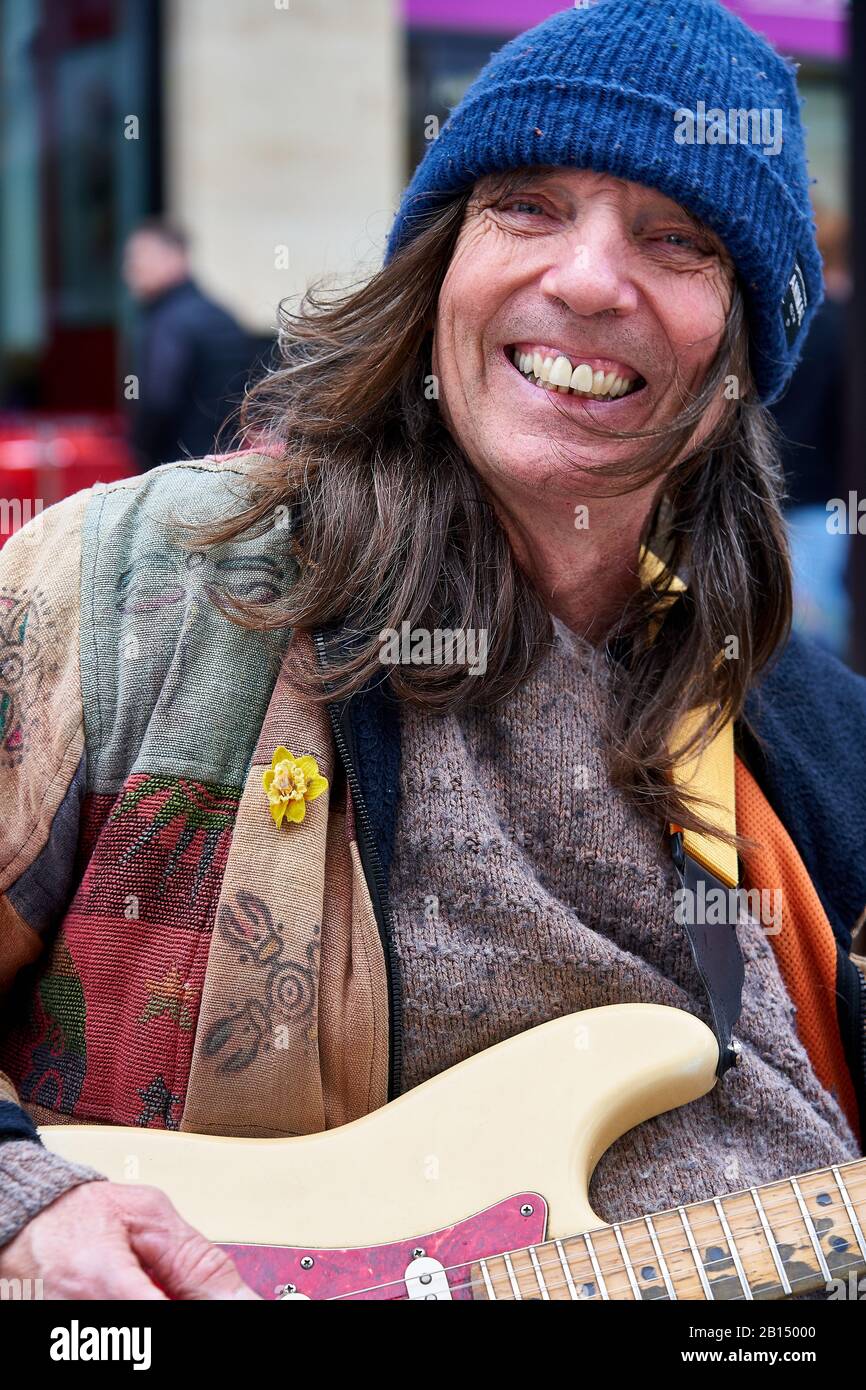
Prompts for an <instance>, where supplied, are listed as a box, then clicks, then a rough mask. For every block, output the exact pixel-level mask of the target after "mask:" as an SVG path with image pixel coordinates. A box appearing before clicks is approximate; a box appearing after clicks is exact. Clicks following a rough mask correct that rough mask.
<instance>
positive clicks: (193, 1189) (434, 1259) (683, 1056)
mask: <svg viewBox="0 0 866 1390" xmlns="http://www.w3.org/2000/svg"><path fill="white" fill-rule="evenodd" d="M717 1060H718V1047H717V1043H716V1040H715V1038H714V1037H713V1035H712V1033H711V1032H710V1030H709V1029H708V1028H707V1027H706V1026H705V1025H704V1024H703V1023H702V1022H701V1021H700V1020H699V1019H697V1018H695V1017H693V1016H692V1015H690V1014H686V1013H681V1012H679V1011H678V1010H675V1009H669V1008H664V1007H662V1006H658V1005H651V1004H622V1005H616V1006H612V1007H609V1008H602V1009H592V1010H589V1011H587V1012H585V1013H582V1014H573V1015H570V1016H567V1017H565V1018H561V1019H557V1020H555V1021H553V1022H551V1023H546V1024H543V1025H541V1026H540V1027H537V1028H533V1029H530V1030H528V1031H527V1032H525V1033H522V1034H520V1035H519V1036H518V1037H515V1038H512V1039H510V1040H509V1041H507V1042H504V1043H500V1044H499V1045H498V1046H496V1047H493V1048H491V1049H490V1050H489V1051H487V1052H484V1053H481V1054H479V1055H478V1056H476V1057H472V1058H470V1059H469V1060H467V1061H465V1062H463V1063H461V1064H460V1065H459V1066H457V1067H454V1068H452V1069H451V1070H450V1071H447V1072H443V1073H441V1074H440V1075H438V1076H436V1077H434V1078H433V1079H432V1080H430V1081H428V1082H426V1083H425V1084H424V1085H422V1086H419V1087H417V1088H416V1089H415V1090H412V1091H410V1092H408V1093H407V1094H406V1095H404V1096H401V1097H400V1098H399V1099H397V1100H395V1101H392V1102H391V1103H390V1104H389V1105H387V1106H385V1107H383V1108H382V1109H381V1110H378V1111H376V1112H374V1113H373V1114H371V1115H368V1116H365V1117H364V1118H363V1119H360V1120H357V1121H355V1122H354V1123H352V1124H349V1125H346V1126H344V1127H342V1128H340V1129H335V1130H329V1131H326V1132H325V1133H323V1134H316V1135H309V1136H303V1137H300V1138H294V1139H229V1138H215V1137H210V1136H206V1135H196V1134H181V1133H172V1132H166V1131H164V1130H149V1129H134V1128H129V1127H113V1126H91V1125H87V1126H75V1125H60V1126H50V1127H45V1128H43V1129H42V1131H41V1135H42V1139H43V1141H44V1142H45V1144H46V1145H47V1146H48V1148H50V1149H53V1150H54V1151H55V1152H57V1153H60V1154H63V1155H65V1156H66V1157H67V1158H70V1159H73V1160H76V1161H79V1162H84V1163H89V1164H91V1165H92V1166H93V1167H95V1168H97V1169H98V1170H99V1171H101V1172H103V1173H105V1174H106V1176H107V1177H109V1178H110V1179H111V1180H112V1181H115V1182H124V1181H135V1182H137V1183H147V1184H152V1185H154V1186H156V1187H159V1188H162V1189H163V1190H164V1191H165V1192H166V1193H167V1194H168V1195H169V1196H170V1198H171V1199H172V1201H173V1202H174V1204H175V1206H176V1207H177V1208H178V1210H179V1211H180V1213H181V1214H182V1215H183V1216H184V1217H185V1218H186V1220H187V1221H189V1222H190V1223H191V1224H192V1225H194V1226H195V1227H197V1228H198V1229H199V1230H201V1231H202V1232H203V1233H204V1234H205V1235H206V1236H208V1237H209V1238H210V1239H211V1240H213V1241H215V1242H218V1243H219V1244H221V1245H225V1246H227V1247H228V1248H230V1250H231V1253H232V1255H233V1257H234V1258H235V1260H236V1262H237V1263H238V1266H239V1268H240V1269H241V1272H242V1274H243V1276H244V1277H245V1278H246V1279H247V1280H248V1282H250V1283H251V1284H253V1286H254V1287H256V1288H257V1289H258V1291H259V1292H261V1293H263V1294H264V1295H265V1296H267V1297H274V1296H275V1294H276V1293H277V1292H278V1291H279V1290H283V1289H285V1287H286V1286H288V1287H289V1290H290V1293H294V1295H295V1296H296V1297H297V1296H300V1297H310V1298H352V1297H355V1298H357V1297H360V1298H404V1299H405V1298H425V1299H430V1300H432V1299H449V1298H459V1297H476V1298H477V1297H480V1298H485V1297H487V1298H490V1297H497V1298H517V1297H523V1298H545V1297H550V1298H568V1299H575V1298H593V1297H599V1298H604V1297H622V1298H643V1297H659V1296H661V1297H698V1298H700V1297H708V1296H709V1297H714V1296H717V1294H716V1293H714V1285H713V1282H712V1277H713V1275H714V1274H715V1273H718V1274H719V1275H720V1280H719V1283H718V1296H725V1297H728V1296H730V1297H736V1296H737V1293H736V1291H735V1289H734V1288H733V1287H732V1286H731V1275H730V1266H731V1260H730V1257H729V1258H727V1259H726V1260H725V1261H724V1265H725V1268H724V1270H723V1271H722V1270H719V1271H712V1270H709V1271H708V1270H707V1264H708V1263H711V1261H710V1262H708V1261H706V1260H705V1259H704V1258H703V1256H702V1254H701V1248H702V1246H709V1247H710V1248H713V1249H715V1248H716V1247H717V1246H718V1245H719V1244H720V1243H721V1244H723V1245H726V1246H727V1247H730V1244H731V1243H733V1242H734V1241H735V1240H736V1236H735V1233H734V1231H733V1229H732V1227H733V1225H734V1224H736V1223H737V1222H738V1221H741V1218H742V1213H741V1212H739V1211H738V1210H737V1206H736V1204H737V1203H740V1204H741V1206H742V1205H744V1198H743V1197H731V1198H726V1199H725V1202H726V1204H727V1205H728V1206H729V1215H730V1219H731V1228H730V1238H729V1239H726V1237H725V1232H724V1225H725V1224H726V1223H723V1224H722V1225H721V1226H720V1232H721V1236H720V1240H717V1239H715V1237H714V1238H713V1239H712V1241H710V1240H709V1237H708V1239H707V1241H702V1240H701V1239H700V1238H699V1237H698V1238H696V1239H695V1240H694V1247H695V1251H694V1252H693V1251H692V1242H690V1241H689V1239H688V1237H687V1228H688V1226H689V1222H688V1217H687V1218H686V1222H685V1224H684V1223H683V1221H682V1219H681V1216H680V1215H678V1214H679V1213H681V1212H682V1211H683V1210H686V1209H677V1213H669V1214H667V1216H668V1217H670V1218H671V1220H674V1221H675V1222H676V1227H675V1229H676V1231H677V1235H676V1238H675V1242H674V1241H673V1240H672V1239H671V1237H670V1234H666V1232H667V1230H668V1227H670V1221H663V1220H662V1217H657V1218H655V1222H656V1226H654V1224H653V1221H652V1220H650V1219H649V1218H645V1219H644V1221H643V1224H641V1223H639V1222H625V1223H623V1225H622V1227H613V1228H611V1227H605V1226H604V1225H603V1223H602V1222H600V1221H599V1219H598V1218H597V1217H596V1216H595V1214H594V1213H593V1211H592V1209H591V1207H590V1205H589V1197H588V1193H589V1181H590V1178H591V1176H592V1172H593V1169H594V1167H595V1165H596V1163H597V1162H598V1159H599V1158H600V1156H601V1154H602V1153H603V1152H604V1150H605V1149H606V1148H607V1147H608V1146H609V1145H610V1144H611V1143H612V1142H613V1141H614V1140H615V1139H617V1138H618V1137H619V1136H620V1135H621V1134H623V1133H624V1132H625V1131H626V1130H628V1129H631V1128H632V1127H633V1126H634V1125H637V1124H640V1123H641V1122H642V1121H643V1120H646V1119H648V1118H649V1117H650V1116H653V1115H657V1114H659V1113H661V1112H662V1111H665V1110H668V1109H671V1108H673V1107H675V1106H679V1105H684V1104H686V1103H687V1102H689V1101H692V1100H695V1099H697V1098H698V1097H699V1096H702V1095H704V1094H705V1093H706V1092H707V1091H709V1090H710V1089H711V1087H712V1086H713V1085H714V1084H715V1068H716V1063H717ZM862 1167H863V1165H861V1164H854V1165H847V1166H846V1168H845V1169H844V1170H831V1172H830V1175H829V1178H827V1177H826V1176H823V1175H822V1176H821V1180H820V1181H821V1185H822V1186H823V1187H827V1186H828V1183H829V1187H830V1189H831V1190H832V1193H833V1199H834V1211H835V1213H836V1215H837V1217H838V1218H839V1227H840V1228H841V1227H842V1226H845V1227H846V1229H848V1230H849V1231H850V1244H851V1250H852V1259H853V1257H854V1256H859V1257H861V1258H862V1259H863V1261H864V1262H866V1243H863V1236H862V1225H861V1216H862V1212H863V1199H864V1196H866V1177H864V1174H863V1173H862V1172H859V1173H858V1171H857V1170H859V1169H861V1168H862ZM843 1174H845V1175H847V1178H846V1179H845V1180H843ZM837 1178H838V1182H837ZM803 1181H805V1179H804V1180H803ZM779 1186H780V1187H783V1186H784V1184H780V1185H779ZM852 1189H853V1190H852ZM843 1191H844V1192H845V1197H844V1199H843V1196H842V1193H843ZM794 1196H795V1194H794V1193H793V1192H792V1193H791V1201H790V1203H789V1206H788V1208H787V1209H786V1214H785V1217H784V1221H785V1223H786V1230H785V1232H780V1234H779V1237H778V1240H775V1241H774V1239H773V1237H772V1235H770V1236H769V1237H768V1235H767V1233H766V1232H765V1231H764V1226H763V1222H762V1221H761V1220H760V1219H759V1207H760V1206H761V1202H760V1198H758V1205H757V1206H756V1204H755V1201H754V1200H753V1198H752V1197H751V1196H750V1195H749V1196H748V1211H749V1218H748V1232H747V1233H744V1235H743V1237H742V1239H743V1240H744V1242H745V1241H746V1236H748V1249H746V1250H745V1255H744V1258H745V1259H747V1262H748V1264H749V1267H750V1270H751V1273H750V1272H749V1271H748V1270H746V1268H745V1265H744V1264H743V1265H742V1267H743V1278H742V1279H739V1277H738V1283H739V1287H740V1290H741V1293H740V1296H742V1297H748V1296H764V1297H782V1296H784V1295H785V1294H786V1293H787V1292H789V1289H786V1287H785V1285H786V1283H787V1284H789V1285H791V1279H790V1277H789V1275H788V1273H786V1265H785V1263H784V1260H782V1261H780V1259H779V1253H778V1252H779V1250H780V1249H781V1248H782V1247H784V1249H785V1250H787V1248H788V1247H789V1245H790V1244H791V1235H792V1232H791V1231H790V1230H788V1229H787V1226H788V1224H789V1222H790V1220H791V1216H790V1210H791V1208H793V1210H795V1211H797V1212H798V1214H800V1219H801V1225H802V1227H803V1231H802V1239H800V1240H798V1241H797V1242H796V1249H797V1259H796V1260H795V1261H794V1262H793V1263H792V1264H791V1269H792V1270H793V1269H794V1265H796V1268H797V1269H798V1270H799V1269H800V1266H801V1265H802V1264H803V1259H802V1258H801V1257H804V1256H806V1255H808V1252H809V1247H810V1236H809V1231H808V1223H806V1222H803V1220H802V1214H801V1212H800V1208H799V1207H798V1206H797V1204H796V1203H795V1202H794ZM816 1199H817V1194H816ZM704 1205H705V1206H707V1207H708V1208H711V1209H712V1211H713V1214H714V1220H715V1223H716V1224H719V1217H718V1212H717V1211H716V1209H715V1208H713V1207H712V1204H704ZM769 1205H770V1206H771V1207H772V1208H773V1209H774V1211H775V1212H776V1225H777V1226H778V1225H780V1224H781V1222H782V1214H781V1209H780V1206H779V1201H778V1197H777V1198H775V1199H774V1201H773V1202H770V1203H769ZM826 1205H827V1204H826V1202H823V1203H822V1204H821V1206H820V1207H819V1208H816V1210H820V1211H821V1214H822V1215H825V1214H826V1212H825V1209H826ZM687 1210H688V1211H691V1212H692V1213H698V1212H699V1211H700V1208H699V1207H693V1208H689V1209H687ZM723 1211H724V1209H723ZM765 1215H767V1213H766V1212H765ZM658 1225H660V1226H661V1228H662V1229H661V1234H659V1230H658V1229H656V1227H657V1226H658ZM692 1225H693V1226H694V1225H697V1226H698V1227H700V1222H699V1221H698V1220H697V1217H696V1216H693V1217H692ZM767 1225H768V1226H769V1228H770V1231H771V1232H772V1229H773V1218H772V1217H769V1218H768V1221H767ZM633 1227H640V1230H639V1231H638V1232H636V1231H634V1230H632V1229H631V1228H633ZM586 1232H593V1233H597V1234H593V1236H592V1237H587V1236H586V1235H583V1234H579V1233H586ZM756 1232H758V1233H760V1237H761V1249H758V1248H757V1246H756V1244H755V1234H756ZM858 1233H859V1234H858ZM545 1242H546V1243H545ZM774 1245H775V1249H774ZM666 1246H667V1250H666V1249H665V1247H666ZM744 1249H745V1247H744ZM647 1250H648V1251H649V1255H650V1256H652V1260H651V1267H652V1269H653V1277H652V1278H649V1277H647V1274H646V1271H647V1268H648V1257H647V1256H646V1251H647ZM419 1252H420V1253H419ZM509 1252H514V1253H513V1254H509ZM695 1252H696V1253H695ZM731 1253H733V1252H731ZM811 1253H812V1259H813V1266H814V1272H815V1275H816V1278H817V1277H818V1276H823V1269H822V1267H821V1261H820V1260H819V1259H817V1257H816V1256H817V1252H816V1251H815V1250H814V1248H813V1249H812V1252H811ZM855 1263H856V1262H854V1263H852V1260H849V1263H848V1265H847V1266H846V1268H853V1267H855ZM737 1264H738V1265H739V1264H742V1262H741V1261H739V1260H738V1261H737ZM809 1268H812V1266H809ZM605 1269H606V1270H607V1273H606V1274H605ZM753 1276H754V1278H753ZM797 1277H798V1275H797V1274H796V1273H795V1275H794V1278H795V1279H796V1278H797ZM799 1277H800V1278H801V1279H802V1278H804V1276H803V1275H802V1274H800V1275H799ZM644 1285H646V1287H644ZM650 1286H652V1287H650ZM746 1290H748V1292H746ZM793 1291H794V1292H797V1291H798V1290H797V1289H796V1288H794V1290H793Z"/></svg>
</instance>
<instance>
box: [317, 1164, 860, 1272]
mask: <svg viewBox="0 0 866 1390" xmlns="http://www.w3.org/2000/svg"><path fill="white" fill-rule="evenodd" d="M808 1176H810V1177H813V1176H814V1177H823V1176H824V1173H823V1172H822V1171H819V1172H818V1173H815V1174H809V1175H808ZM780 1181H781V1182H782V1183H783V1182H784V1179H782V1180H780ZM747 1191H748V1190H747ZM759 1191H760V1189H759ZM729 1195H730V1196H740V1195H746V1194H745V1193H731V1194H729ZM711 1200H712V1199H711ZM790 1201H791V1199H786V1200H784V1201H783V1202H779V1203H778V1204H776V1205H775V1206H774V1205H773V1204H772V1203H771V1202H768V1201H764V1200H763V1199H762V1205H763V1208H764V1212H765V1214H766V1217H767V1221H768V1223H769V1225H770V1229H771V1231H772V1234H773V1236H774V1239H775V1243H776V1245H777V1246H778V1245H779V1244H780V1243H781V1244H786V1242H785V1241H780V1240H779V1236H780V1235H781V1232H783V1231H785V1230H787V1229H791V1228H793V1227H799V1228H801V1229H802V1230H803V1231H804V1232H805V1233H806V1239H807V1241H808V1250H809V1252H810V1253H811V1254H812V1255H814V1248H813V1246H812V1242H811V1239H810V1238H809V1235H808V1228H807V1227H806V1225H805V1222H804V1220H803V1217H802V1214H800V1213H792V1214H791V1216H790V1218H789V1219H788V1220H786V1221H783V1222H781V1223H780V1224H779V1225H778V1227H775V1226H774V1225H773V1222H772V1220H771V1216H772V1214H773V1213H774V1212H775V1213H779V1212H781V1211H782V1210H783V1209H784V1210H785V1211H788V1210H789V1209H790ZM704 1205H705V1204H704V1203H703V1202H701V1203H691V1204H689V1206H686V1207H675V1208H673V1209H670V1208H669V1209H668V1210H666V1211H662V1212H650V1213H647V1215H649V1216H650V1217H651V1218H655V1219H656V1220H658V1218H659V1217H661V1216H679V1213H680V1212H681V1211H685V1212H686V1214H687V1218H688V1221H689V1227H690V1229H691V1232H692V1235H693V1236H694V1237H695V1243H696V1244H697V1243H698V1237H699V1235H702V1234H704V1235H706V1233H707V1232H709V1231H710V1230H712V1231H713V1232H714V1233H715V1240H714V1244H715V1243H718V1241H719V1238H720V1237H721V1239H722V1241H723V1242H724V1244H725V1245H727V1238H726V1237H725V1233H724V1228H723V1227H722V1225H721V1223H720V1221H719V1218H718V1215H717V1214H712V1213H707V1218H708V1219H707V1220H705V1221H701V1220H698V1219H695V1220H692V1219H691V1218H690V1217H688V1211H689V1208H690V1207H702V1206H704ZM852 1206H854V1210H855V1214H856V1207H857V1206H859V1202H858V1203H857V1204H856V1205H855V1204H854V1203H853V1202H852ZM821 1211H822V1215H820V1216H817V1219H818V1220H823V1219H824V1215H825V1214H829V1213H830V1212H837V1211H838V1212H844V1213H845V1217H846V1220H848V1224H849V1225H850V1218H849V1217H848V1212H847V1208H846V1207H845V1204H844V1202H842V1201H841V1200H840V1201H836V1202H830V1203H828V1204H827V1205H826V1206H824V1207H822V1209H821ZM810 1216H811V1217H812V1224H813V1225H814V1221H815V1219H816V1214H815V1213H810ZM643 1221H644V1218H643V1217H636V1218H628V1219H627V1220H626V1221H625V1222H618V1223H616V1224H618V1225H619V1226H620V1228H621V1229H622V1227H623V1226H628V1225H630V1224H632V1222H634V1223H636V1224H637V1225H638V1227H639V1228H640V1226H641V1224H642V1222H643ZM612 1229H613V1226H612V1225H611V1226H597V1227H595V1228H594V1229H591V1230H589V1231H587V1232H580V1233H579V1234H577V1235H574V1236H566V1237H563V1244H565V1243H568V1244H572V1243H573V1242H575V1241H579V1240H583V1239H584V1237H585V1235H589V1236H590V1237H592V1236H593V1235H604V1234H605V1232H607V1231H610V1230H612ZM641 1235H642V1239H645V1240H646V1241H647V1242H648V1243H649V1245H650V1249H651V1250H652V1259H653V1262H654V1263H655V1262H657V1256H656V1254H655V1250H654V1249H653V1247H652V1244H651V1242H650V1241H649V1232H648V1231H642V1232H641ZM737 1235H738V1236H739V1239H740V1240H741V1241H742V1240H744V1239H745V1238H746V1237H749V1236H758V1237H759V1238H761V1239H762V1240H763V1243H764V1244H766V1243H767V1238H766V1233H765V1231H764V1228H763V1225H762V1223H761V1222H760V1221H759V1222H758V1223H757V1224H756V1225H754V1226H747V1227H745V1229H743V1230H741V1231H740V1232H738V1233H737ZM816 1235H819V1233H818V1231H817V1229H816ZM851 1235H852V1237H853V1241H854V1245H855V1246H856V1244H857V1241H856V1233H855V1232H854V1229H853V1227H851ZM546 1244H547V1242H541V1243H540V1245H533V1246H521V1247H518V1248H516V1249H513V1250H508V1251H500V1252H498V1253H497V1254H495V1255H485V1256H482V1257H481V1259H483V1260H484V1261H485V1263H486V1262H489V1261H494V1260H501V1259H504V1257H505V1255H506V1254H507V1255H508V1256H509V1257H512V1256H514V1255H528V1253H529V1251H530V1250H531V1249H532V1250H536V1251H539V1250H540V1251H542V1252H543V1250H544V1247H545V1246H546ZM733 1244H734V1245H735V1246H736V1237H735V1239H734V1241H733ZM626 1247H627V1248H628V1246H627V1242H626ZM794 1248H795V1249H796V1248H797V1247H796V1245H795V1247H794ZM767 1249H768V1250H769V1249H770V1247H769V1246H767ZM665 1253H666V1252H665V1251H664V1250H662V1255H665ZM677 1255H687V1256H688V1257H689V1259H690V1260H691V1261H692V1263H695V1261H694V1256H693V1254H692V1250H691V1247H690V1246H688V1245H684V1246H678V1247H677V1248H676V1249H675V1250H673V1251H670V1250H669V1251H668V1252H667V1258H669V1259H673V1258H674V1256H677ZM581 1258H585V1259H586V1260H589V1258H590V1257H589V1251H588V1250H587V1252H586V1255H585V1256H581ZM771 1258H772V1255H771ZM780 1259H781V1257H780ZM728 1261H730V1262H731V1263H733V1258H732V1256H731V1254H730V1252H728V1253H727V1254H725V1255H723V1256H721V1257H720V1260H718V1261H716V1260H701V1261H700V1264H701V1266H702V1268H703V1269H704V1270H709V1269H710V1268H711V1266H712V1265H713V1264H714V1263H726V1262H728ZM648 1262H649V1261H645V1263H648ZM781 1262H782V1265H783V1267H784V1264H785V1261H781ZM479 1263H480V1259H475V1260H461V1261H460V1262H458V1263H457V1264H453V1265H445V1266H443V1269H442V1271H441V1272H442V1273H445V1274H450V1273H455V1272H456V1271H458V1270H461V1269H469V1268H471V1266H472V1265H473V1264H479ZM539 1267H540V1268H541V1269H542V1270H544V1269H558V1268H560V1267H561V1265H560V1260H559V1257H558V1256H556V1257H553V1258H551V1259H549V1260H547V1259H546V1257H545V1258H542V1259H540V1260H539ZM569 1267H570V1266H569ZM774 1268H775V1264H774ZM571 1272H572V1275H573V1274H574V1271H573V1270H572V1271H571ZM731 1277H732V1278H737V1277H739V1276H738V1275H737V1274H736V1272H735V1273H734V1274H733V1275H732V1276H731ZM471 1282H472V1281H471V1280H470V1281H467V1283H465V1284H458V1285H454V1288H455V1289H457V1288H466V1287H468V1286H469V1284H470V1283H471ZM584 1282H592V1283H597V1282H598V1281H597V1278H596V1276H595V1271H594V1270H593V1278H592V1280H591V1281H584ZM789 1282H791V1281H790V1279H789ZM403 1283H405V1279H391V1280H387V1281H385V1282H384V1283H381V1284H372V1285H370V1286H369V1287H368V1288H362V1289H352V1290H351V1291H350V1292H349V1293H346V1294H340V1295H337V1298H354V1297H355V1296H356V1295H358V1294H362V1293H374V1292H378V1291H379V1290H380V1289H385V1288H388V1287H391V1286H397V1285H400V1284H403ZM605 1283H607V1280H605ZM626 1286H628V1287H630V1281H629V1280H628V1278H627V1277H626V1281H625V1284H623V1286H622V1287H626ZM780 1287H781V1285H780Z"/></svg>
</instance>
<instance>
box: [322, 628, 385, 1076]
mask: <svg viewBox="0 0 866 1390" xmlns="http://www.w3.org/2000/svg"><path fill="white" fill-rule="evenodd" d="M313 642H314V644H315V647H316V652H317V654H318V657H319V665H320V667H321V669H322V671H323V672H325V671H326V670H327V665H328V658H327V654H326V651H325V639H324V637H323V636H322V634H321V632H314V633H313ZM344 708H345V705H341V704H339V703H336V702H333V701H329V702H328V706H327V709H328V717H329V719H330V721H331V730H332V732H333V735H334V743H335V745H336V748H337V753H338V754H339V757H340V762H341V763H342V765H343V771H344V772H345V774H346V781H347V783H348V784H349V790H350V791H351V793H352V804H353V806H354V809H355V820H356V824H357V826H358V828H359V829H360V831H361V839H362V844H361V845H360V846H359V848H360V850H361V865H362V868H363V869H364V876H365V878H366V880H367V888H368V889H369V892H370V901H371V903H372V905H373V913H374V916H375V918H376V925H377V926H378V928H379V939H380V941H381V943H382V951H383V954H384V957H385V974H386V978H387V987H388V1013H389V1019H388V1025H389V1026H388V1099H389V1100H393V1099H394V1097H395V1096H396V1095H398V1094H399V1088H400V1079H401V1075H402V1069H403V1010H402V999H401V997H400V973H399V965H398V961H397V952H396V950H395V948H394V928H393V919H392V917H391V909H390V906H389V903H388V890H387V887H386V885H385V873H384V870H383V868H382V860H381V857H380V855H379V846H378V845H377V843H376V836H375V833H374V831H373V822H372V821H371V820H370V813H369V811H368V810H367V803H366V801H365V799H364V793H363V792H362V790H361V783H360V781H359V780H358V774H357V772H356V770H355V763H354V759H353V757H352V753H351V751H350V749H349V744H348V740H347V739H346V735H345V733H344V731H343V727H342V713H343V710H344ZM365 851H366V853H365Z"/></svg>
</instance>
